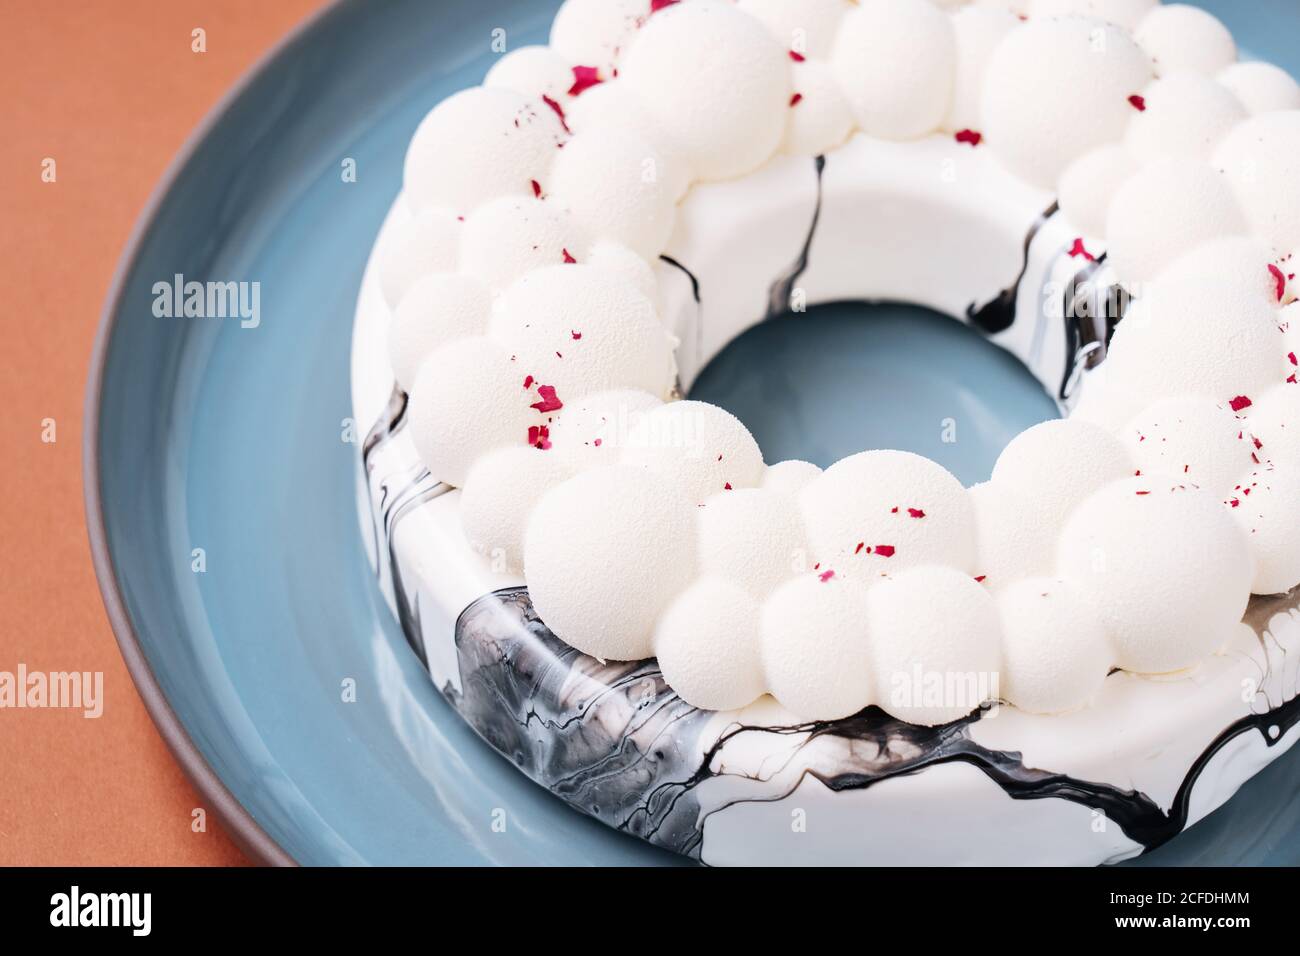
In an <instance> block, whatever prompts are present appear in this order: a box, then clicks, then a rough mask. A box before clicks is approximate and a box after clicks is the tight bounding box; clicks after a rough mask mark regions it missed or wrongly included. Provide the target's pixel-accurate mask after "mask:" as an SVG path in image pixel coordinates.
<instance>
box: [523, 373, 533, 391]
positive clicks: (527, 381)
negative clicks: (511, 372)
mask: <svg viewBox="0 0 1300 956" xmlns="http://www.w3.org/2000/svg"><path fill="white" fill-rule="evenodd" d="M533 381H534V379H533V377H532V376H531V375H529V376H528V377H527V378H525V379H524V388H532V387H533Z"/></svg>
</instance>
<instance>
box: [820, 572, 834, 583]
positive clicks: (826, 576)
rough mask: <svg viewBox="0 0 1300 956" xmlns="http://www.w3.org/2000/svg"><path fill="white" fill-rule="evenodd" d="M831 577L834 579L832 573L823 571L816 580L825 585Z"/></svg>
mask: <svg viewBox="0 0 1300 956" xmlns="http://www.w3.org/2000/svg"><path fill="white" fill-rule="evenodd" d="M833 577H835V572H834V571H823V572H822V573H821V574H819V575H817V580H819V581H821V583H822V584H825V583H826V582H827V581H829V580H830V579H831V578H833Z"/></svg>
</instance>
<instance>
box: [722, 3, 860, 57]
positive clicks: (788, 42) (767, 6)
mask: <svg viewBox="0 0 1300 956" xmlns="http://www.w3.org/2000/svg"><path fill="white" fill-rule="evenodd" d="M736 6H737V7H739V8H740V9H741V10H743V11H745V12H746V13H748V14H749V15H750V16H751V17H754V18H755V19H757V20H758V22H759V23H761V24H763V26H764V27H765V28H766V29H767V32H768V34H769V35H770V36H771V37H772V39H773V40H775V41H776V42H777V43H778V44H779V45H780V46H781V48H782V49H786V50H791V51H793V52H795V53H798V54H800V55H802V56H806V57H812V58H814V59H818V60H825V59H827V58H828V57H829V56H830V55H831V48H832V47H833V46H834V45H835V33H836V30H837V29H838V28H839V25H840V20H841V18H843V16H844V13H845V11H846V10H848V9H849V7H848V4H846V3H845V2H844V0H738V2H737V3H736Z"/></svg>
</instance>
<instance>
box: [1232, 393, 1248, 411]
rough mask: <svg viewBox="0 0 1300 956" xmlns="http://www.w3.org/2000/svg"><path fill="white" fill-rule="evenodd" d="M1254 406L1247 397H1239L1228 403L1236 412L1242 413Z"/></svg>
mask: <svg viewBox="0 0 1300 956" xmlns="http://www.w3.org/2000/svg"><path fill="white" fill-rule="evenodd" d="M1253 404H1254V403H1253V402H1252V401H1251V400H1250V399H1249V398H1247V397H1246V396H1245V395H1238V396H1237V397H1236V398H1234V399H1233V400H1232V401H1230V402H1229V403H1228V407H1229V408H1231V409H1232V410H1233V411H1234V412H1240V411H1242V410H1243V409H1247V408H1250V406H1251V405H1253Z"/></svg>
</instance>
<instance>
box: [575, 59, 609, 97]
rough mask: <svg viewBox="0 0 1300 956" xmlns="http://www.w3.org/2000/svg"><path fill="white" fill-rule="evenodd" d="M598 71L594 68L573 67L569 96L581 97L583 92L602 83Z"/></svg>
mask: <svg viewBox="0 0 1300 956" xmlns="http://www.w3.org/2000/svg"><path fill="white" fill-rule="evenodd" d="M603 82H604V80H602V79H601V78H600V71H599V70H598V69H596V68H595V67H594V66H575V67H574V68H573V85H572V86H571V87H569V95H570V96H581V95H582V93H583V91H585V90H589V89H591V88H592V87H593V86H597V85H599V84H600V83H603Z"/></svg>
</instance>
